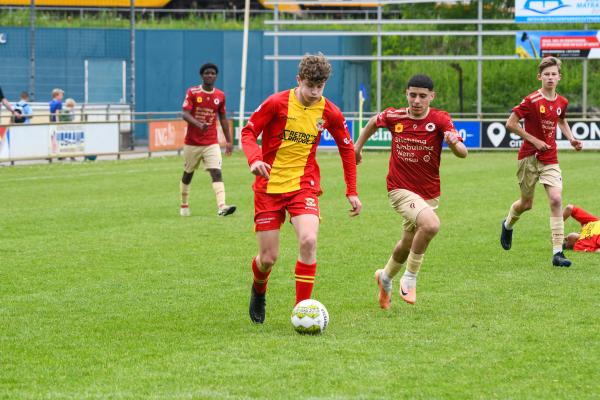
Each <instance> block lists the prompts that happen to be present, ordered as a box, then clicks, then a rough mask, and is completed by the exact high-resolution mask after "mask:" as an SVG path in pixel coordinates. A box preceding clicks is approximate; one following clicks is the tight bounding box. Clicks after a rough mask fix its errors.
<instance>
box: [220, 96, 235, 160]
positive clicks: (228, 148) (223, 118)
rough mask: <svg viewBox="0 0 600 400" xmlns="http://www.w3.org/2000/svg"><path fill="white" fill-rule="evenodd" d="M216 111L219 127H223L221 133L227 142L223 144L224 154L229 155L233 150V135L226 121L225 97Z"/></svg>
mask: <svg viewBox="0 0 600 400" xmlns="http://www.w3.org/2000/svg"><path fill="white" fill-rule="evenodd" d="M218 112H219V123H220V124H221V129H223V135H225V141H226V142H227V144H226V145H225V154H226V155H228V156H230V155H231V152H232V151H233V137H232V136H231V132H230V131H229V121H227V111H226V110H225V98H223V101H222V102H221V105H220V107H219V111H218Z"/></svg>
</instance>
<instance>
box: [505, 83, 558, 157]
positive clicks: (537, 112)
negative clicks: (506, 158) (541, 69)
mask: <svg viewBox="0 0 600 400" xmlns="http://www.w3.org/2000/svg"><path fill="white" fill-rule="evenodd" d="M568 105H569V101H568V100H567V99H566V98H564V97H562V96H561V95H559V94H556V97H555V98H554V100H548V99H547V98H546V97H544V95H543V94H542V92H541V90H536V91H535V92H533V93H531V94H530V95H529V96H527V97H525V98H524V99H523V101H522V102H521V104H519V105H518V106H516V107H515V108H513V112H514V113H515V114H517V115H518V116H519V118H522V119H524V120H525V121H524V122H525V123H524V124H523V129H525V131H526V132H527V133H529V134H530V135H533V136H535V137H536V138H537V139H540V140H542V141H544V142H546V143H547V144H548V145H549V146H550V149H548V150H546V151H544V152H542V153H540V152H538V150H537V149H536V148H535V146H534V145H533V144H531V143H530V142H528V141H527V140H523V144H522V145H521V148H520V149H519V160H522V159H523V158H525V157H529V156H533V155H535V156H536V157H537V159H538V160H540V161H541V162H542V163H544V164H558V155H557V151H556V124H557V123H558V119H559V118H561V119H562V118H565V116H566V114H567V106H568Z"/></svg>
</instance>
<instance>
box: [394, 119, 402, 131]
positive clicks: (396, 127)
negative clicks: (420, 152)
mask: <svg viewBox="0 0 600 400" xmlns="http://www.w3.org/2000/svg"><path fill="white" fill-rule="evenodd" d="M403 130H404V125H402V122H398V123H397V124H396V125H395V126H394V132H396V133H402V131H403Z"/></svg>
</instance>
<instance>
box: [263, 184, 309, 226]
mask: <svg viewBox="0 0 600 400" xmlns="http://www.w3.org/2000/svg"><path fill="white" fill-rule="evenodd" d="M286 211H287V212H288V213H289V214H290V218H292V217H295V216H297V215H304V214H312V215H316V216H317V217H319V216H320V212H319V198H318V197H317V193H316V192H315V191H314V190H312V189H300V190H296V191H294V192H290V193H274V194H273V193H261V192H254V231H271V230H274V229H279V228H281V224H283V222H284V221H285V212H286Z"/></svg>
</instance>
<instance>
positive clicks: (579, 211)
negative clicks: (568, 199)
mask: <svg viewBox="0 0 600 400" xmlns="http://www.w3.org/2000/svg"><path fill="white" fill-rule="evenodd" d="M571 217H573V218H574V219H575V220H577V222H579V223H580V224H581V225H585V224H587V223H588V222H593V221H598V217H596V216H595V215H592V214H590V213H589V212H587V211H585V210H584V209H583V208H579V207H577V206H573V211H572V212H571Z"/></svg>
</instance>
